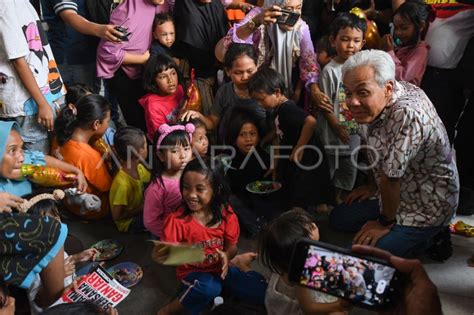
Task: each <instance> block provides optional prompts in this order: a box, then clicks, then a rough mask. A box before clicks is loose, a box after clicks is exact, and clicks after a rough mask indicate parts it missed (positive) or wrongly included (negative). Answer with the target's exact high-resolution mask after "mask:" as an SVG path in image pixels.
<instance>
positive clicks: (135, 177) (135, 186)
mask: <svg viewBox="0 0 474 315" xmlns="http://www.w3.org/2000/svg"><path fill="white" fill-rule="evenodd" d="M114 143H115V146H114V149H115V152H116V153H117V157H118V158H119V160H120V165H121V167H120V170H119V171H118V173H117V174H116V175H115V177H114V180H113V181H112V186H111V187H110V193H109V201H110V209H111V212H112V219H113V220H114V222H115V225H116V226H117V230H118V231H119V232H127V231H131V232H141V231H143V230H144V228H145V227H144V226H143V191H144V186H145V185H146V184H147V183H148V182H149V181H150V172H149V171H148V170H147V169H146V167H145V166H144V165H143V164H142V161H145V160H146V158H147V156H148V147H147V142H146V138H145V134H144V133H143V131H141V130H140V129H138V128H135V127H131V126H127V127H122V128H120V129H119V130H118V131H117V132H116V133H115V136H114Z"/></svg>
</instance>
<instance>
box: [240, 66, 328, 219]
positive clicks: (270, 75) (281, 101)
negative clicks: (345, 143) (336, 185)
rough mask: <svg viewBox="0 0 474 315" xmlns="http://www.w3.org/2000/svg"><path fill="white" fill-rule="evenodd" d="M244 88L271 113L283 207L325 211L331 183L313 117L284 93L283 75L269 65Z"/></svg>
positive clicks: (258, 72)
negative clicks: (285, 199)
mask: <svg viewBox="0 0 474 315" xmlns="http://www.w3.org/2000/svg"><path fill="white" fill-rule="evenodd" d="M248 87H249V92H250V95H251V96H252V98H254V99H255V100H256V101H258V102H259V103H260V105H261V106H262V107H263V108H265V109H267V110H274V112H275V128H276V134H275V136H276V137H277V140H278V141H279V152H277V155H278V156H279V157H284V158H285V159H281V160H278V161H273V162H274V163H275V164H276V165H277V168H276V169H277V171H278V172H277V174H278V176H279V177H280V178H281V179H282V186H283V191H282V195H283V196H285V197H286V198H287V204H286V206H287V209H290V208H293V207H301V208H305V209H309V208H313V207H314V206H316V210H317V211H327V203H328V202H329V201H330V199H329V198H330V197H331V187H330V185H331V183H330V178H329V168H328V166H327V161H326V156H325V154H324V152H323V148H322V146H321V145H320V144H319V140H318V139H317V137H316V134H315V132H314V131H315V128H316V119H315V118H314V117H313V116H311V115H310V114H308V113H306V112H305V111H304V110H303V109H301V108H299V107H298V106H296V104H295V103H294V102H293V101H291V100H289V99H288V98H287V97H286V96H285V94H284V93H285V89H286V87H285V81H284V79H283V76H282V75H281V74H279V73H278V72H276V71H275V70H273V69H271V68H262V69H260V70H259V71H257V73H256V74H255V75H254V76H253V77H252V79H250V81H249V83H248ZM273 148H275V147H273ZM277 149H278V147H277ZM288 158H289V159H288Z"/></svg>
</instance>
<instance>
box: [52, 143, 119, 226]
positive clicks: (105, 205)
mask: <svg viewBox="0 0 474 315" xmlns="http://www.w3.org/2000/svg"><path fill="white" fill-rule="evenodd" d="M59 153H60V154H61V156H62V158H63V160H64V162H66V163H69V164H72V165H74V166H76V167H77V168H79V169H80V170H81V171H82V172H83V173H84V176H85V177H86V180H87V183H88V184H89V187H88V188H87V192H88V193H91V194H94V195H96V196H98V197H99V198H100V199H101V200H102V207H101V210H100V211H99V212H95V211H91V212H87V213H85V214H81V213H80V211H79V208H77V209H75V208H72V207H69V209H70V210H71V211H72V212H74V213H75V214H77V215H79V216H82V217H84V218H86V219H101V218H103V217H105V216H106V215H108V214H109V213H110V208H109V201H108V196H109V190H110V186H111V185H112V178H111V177H110V174H109V172H108V171H107V166H106V164H105V163H103V161H102V156H101V155H100V153H99V152H97V151H96V150H94V149H93V148H92V147H91V146H90V145H89V144H87V143H82V142H77V141H74V140H69V141H68V142H66V143H65V144H64V145H63V146H62V147H60V148H59Z"/></svg>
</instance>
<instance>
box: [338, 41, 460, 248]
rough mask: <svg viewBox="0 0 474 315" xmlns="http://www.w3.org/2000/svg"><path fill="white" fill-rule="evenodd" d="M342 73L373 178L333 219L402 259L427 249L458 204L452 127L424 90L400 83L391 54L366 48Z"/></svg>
mask: <svg viewBox="0 0 474 315" xmlns="http://www.w3.org/2000/svg"><path fill="white" fill-rule="evenodd" d="M342 72H343V82H344V85H345V89H346V102H347V104H348V105H349V108H350V110H351V112H352V115H353V117H354V118H355V120H356V121H357V123H359V124H360V125H362V127H361V131H360V134H361V138H362V140H363V141H364V142H365V143H366V145H367V147H366V149H367V156H368V162H369V163H368V164H369V167H370V169H371V170H370V171H369V177H370V179H371V180H369V183H368V184H366V185H363V186H360V187H358V188H356V189H355V190H353V191H352V193H351V194H350V195H349V196H348V197H347V199H346V202H345V203H344V204H342V205H341V206H340V207H336V208H335V209H334V210H333V212H332V214H331V223H332V225H333V226H334V227H335V228H338V229H341V230H346V231H353V232H357V234H356V235H355V238H354V243H356V244H364V245H372V246H376V247H380V248H383V249H385V250H388V251H390V252H391V253H392V254H394V255H398V256H402V257H412V256H416V255H418V254H421V253H422V252H423V251H424V250H426V249H427V248H428V247H429V246H430V245H431V243H432V240H433V238H436V237H437V235H440V233H441V234H443V233H445V231H446V227H447V225H448V224H449V223H450V220H451V219H452V217H453V214H454V212H455V210H456V208H457V204H458V196H459V179H458V172H457V168H456V164H455V161H454V156H453V151H452V149H451V146H450V143H449V139H448V136H447V133H446V129H445V127H444V125H443V123H442V122H441V120H440V118H439V116H438V114H437V113H436V110H435V108H434V107H433V104H432V103H431V102H430V100H429V99H428V97H427V96H426V94H425V93H424V92H423V91H422V90H421V89H419V88H417V87H416V86H414V85H412V84H409V83H406V82H397V81H396V80H395V65H394V63H393V61H392V60H391V59H390V58H389V55H388V54H386V53H385V52H382V51H376V50H366V51H362V52H359V53H357V54H355V55H354V56H352V57H351V58H349V59H348V60H347V61H346V63H345V64H344V67H343V70H342ZM377 193H378V198H375V199H373V200H370V198H371V197H373V196H374V195H377ZM448 235H449V234H448Z"/></svg>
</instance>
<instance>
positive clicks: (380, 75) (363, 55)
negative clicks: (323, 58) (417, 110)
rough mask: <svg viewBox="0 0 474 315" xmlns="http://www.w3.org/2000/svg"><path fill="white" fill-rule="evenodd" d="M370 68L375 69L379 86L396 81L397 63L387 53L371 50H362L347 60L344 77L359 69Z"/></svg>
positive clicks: (375, 77) (343, 68)
mask: <svg viewBox="0 0 474 315" xmlns="http://www.w3.org/2000/svg"><path fill="white" fill-rule="evenodd" d="M363 66H369V67H371V68H372V69H374V79H375V81H376V82H377V84H378V85H379V86H381V87H382V86H384V85H385V83H387V81H395V63H394V62H393V59H392V57H390V55H389V54H387V53H386V52H385V51H382V50H376V49H369V50H362V51H360V52H358V53H357V54H355V55H353V56H351V57H350V58H349V59H347V60H346V62H345V63H344V65H343V66H342V77H343V78H344V77H345V75H346V74H347V73H348V72H350V71H352V70H354V69H355V68H358V67H363Z"/></svg>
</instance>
